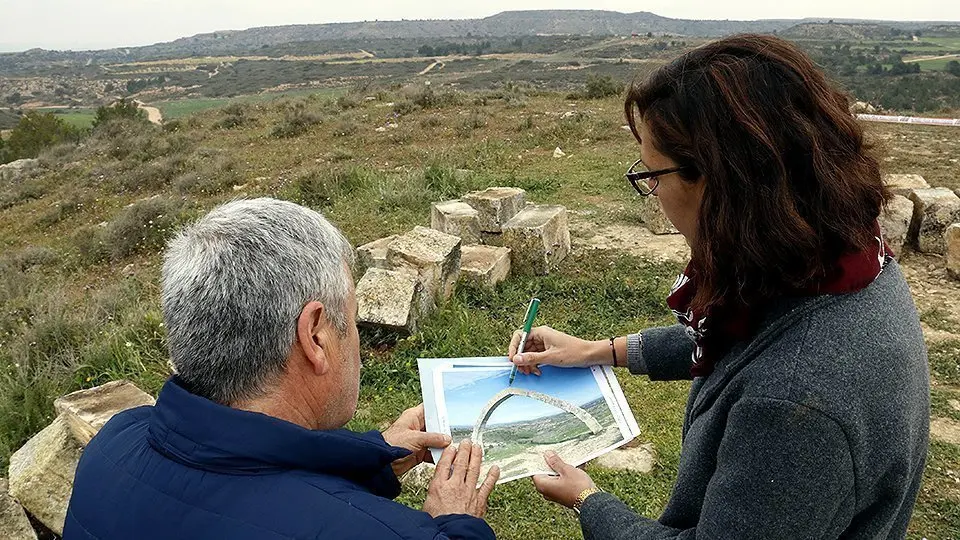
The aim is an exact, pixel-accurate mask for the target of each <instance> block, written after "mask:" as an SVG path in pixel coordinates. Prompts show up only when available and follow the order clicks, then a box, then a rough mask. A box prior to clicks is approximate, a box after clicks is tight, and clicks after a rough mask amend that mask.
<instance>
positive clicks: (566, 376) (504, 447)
mask: <svg viewBox="0 0 960 540" xmlns="http://www.w3.org/2000/svg"><path fill="white" fill-rule="evenodd" d="M607 371H609V373H607ZM432 375H433V381H432V386H433V395H434V400H435V402H436V408H437V411H436V412H437V416H438V417H439V418H441V419H442V421H441V422H440V423H439V425H440V426H441V431H444V432H447V433H449V434H450V435H451V437H453V439H454V441H460V440H463V439H470V440H472V441H473V442H474V443H478V444H480V445H481V446H482V447H483V450H484V468H489V467H490V466H492V465H494V464H496V465H498V466H499V467H500V469H501V477H500V481H501V482H506V481H510V480H514V479H517V478H523V477H525V476H530V475H533V474H539V473H546V472H549V471H548V470H547V467H546V464H545V463H544V460H543V453H544V452H545V451H547V450H553V451H555V452H557V453H558V454H560V455H561V456H562V457H563V458H564V460H566V461H567V462H568V463H575V464H578V465H579V464H582V463H585V462H586V461H589V460H590V459H593V458H595V457H597V456H599V455H601V454H603V453H605V452H607V451H609V450H612V449H614V448H616V447H618V446H620V445H622V444H624V443H626V442H628V441H630V440H631V439H632V438H633V437H635V436H636V435H637V434H638V431H639V430H638V429H636V422H635V421H634V420H633V415H632V414H631V413H630V411H629V408H628V407H627V406H626V403H625V402H623V401H622V392H620V389H619V385H615V387H614V386H613V385H611V383H610V377H613V380H614V381H615V380H616V379H615V377H614V376H613V373H612V370H604V369H603V368H599V367H598V368H580V369H561V368H554V367H549V366H547V367H544V368H542V375H541V376H539V377H538V376H535V375H524V374H522V373H518V374H517V376H516V380H515V381H514V382H513V384H512V385H510V384H508V383H509V378H510V364H509V363H503V362H498V363H496V364H490V363H489V362H488V363H487V364H486V365H475V364H469V363H454V364H447V365H444V366H441V367H438V368H437V369H436V370H435V371H433V373H432ZM426 394H427V392H425V396H426ZM618 395H619V398H620V399H618ZM425 401H426V400H425ZM428 408H429V406H428ZM428 416H429V415H428ZM428 428H429V425H428Z"/></svg>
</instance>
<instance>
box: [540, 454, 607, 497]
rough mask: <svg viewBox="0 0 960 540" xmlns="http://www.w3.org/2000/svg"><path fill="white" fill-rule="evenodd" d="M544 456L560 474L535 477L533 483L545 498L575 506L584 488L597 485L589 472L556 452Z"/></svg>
mask: <svg viewBox="0 0 960 540" xmlns="http://www.w3.org/2000/svg"><path fill="white" fill-rule="evenodd" d="M544 457H545V458H546V460H547V465H549V466H550V468H551V469H553V470H554V471H556V472H558V473H559V474H560V476H547V475H545V474H538V475H536V476H534V477H533V485H534V486H536V488H537V491H539V492H540V494H541V495H543V498H544V499H547V500H548V501H553V502H555V503H557V504H561V505H563V506H566V507H567V508H573V503H574V502H576V501H577V497H579V496H580V494H581V493H583V490H585V489H590V488H593V487H597V485H596V484H594V483H593V480H591V479H590V476H589V475H588V474H587V473H585V472H583V471H582V470H580V469H578V468H576V467H574V466H573V465H568V464H566V463H564V462H563V460H562V459H560V456H558V455H557V454H556V452H547V453H546V454H544Z"/></svg>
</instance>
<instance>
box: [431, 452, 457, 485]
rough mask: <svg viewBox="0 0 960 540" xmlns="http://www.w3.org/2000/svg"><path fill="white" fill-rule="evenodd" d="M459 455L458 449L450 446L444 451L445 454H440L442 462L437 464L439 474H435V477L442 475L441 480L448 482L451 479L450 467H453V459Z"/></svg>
mask: <svg viewBox="0 0 960 540" xmlns="http://www.w3.org/2000/svg"><path fill="white" fill-rule="evenodd" d="M456 455H457V448H456V447H455V446H448V447H446V448H444V449H443V453H442V454H440V462H439V463H437V472H436V473H434V476H436V475H437V474H441V475H443V476H441V478H443V479H444V480H447V479H449V478H450V467H451V466H452V465H453V459H454V457H456Z"/></svg>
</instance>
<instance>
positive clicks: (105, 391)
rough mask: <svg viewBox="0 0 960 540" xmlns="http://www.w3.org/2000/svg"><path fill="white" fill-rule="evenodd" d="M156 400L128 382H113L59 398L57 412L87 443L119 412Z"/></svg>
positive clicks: (54, 403)
mask: <svg viewBox="0 0 960 540" xmlns="http://www.w3.org/2000/svg"><path fill="white" fill-rule="evenodd" d="M155 403H156V400H154V399H153V397H152V396H151V395H150V394H148V393H146V392H144V391H143V390H141V389H139V388H137V387H136V386H135V385H134V384H133V383H131V382H129V381H113V382H108V383H107V384H104V385H101V386H97V387H96V388H90V389H89V390H80V391H78V392H73V393H71V394H67V395H65V396H63V397H60V398H57V400H56V401H54V402H53V406H54V408H55V409H56V410H57V413H59V414H61V415H63V416H64V418H65V419H66V421H67V425H68V426H69V427H70V430H71V431H72V432H73V436H74V438H76V439H77V442H79V443H80V444H81V445H83V446H86V445H87V443H89V442H90V439H92V438H93V437H94V435H96V434H97V432H99V431H100V428H102V427H103V425H104V424H106V423H107V421H108V420H110V419H111V418H113V415H115V414H117V413H118V412H120V411H125V410H127V409H132V408H133V407H140V406H142V405H153V404H155Z"/></svg>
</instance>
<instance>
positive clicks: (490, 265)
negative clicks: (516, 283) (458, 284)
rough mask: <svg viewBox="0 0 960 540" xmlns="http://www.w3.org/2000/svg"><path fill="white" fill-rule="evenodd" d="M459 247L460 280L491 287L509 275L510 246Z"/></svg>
mask: <svg viewBox="0 0 960 540" xmlns="http://www.w3.org/2000/svg"><path fill="white" fill-rule="evenodd" d="M461 249H462V255H461V259H460V279H461V280H463V281H468V282H470V283H474V284H476V285H480V286H482V287H491V288H492V287H495V286H496V285H497V283H500V282H501V281H503V280H505V279H507V277H508V276H509V275H510V248H505V247H496V246H463V248H461Z"/></svg>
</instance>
